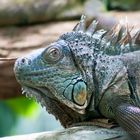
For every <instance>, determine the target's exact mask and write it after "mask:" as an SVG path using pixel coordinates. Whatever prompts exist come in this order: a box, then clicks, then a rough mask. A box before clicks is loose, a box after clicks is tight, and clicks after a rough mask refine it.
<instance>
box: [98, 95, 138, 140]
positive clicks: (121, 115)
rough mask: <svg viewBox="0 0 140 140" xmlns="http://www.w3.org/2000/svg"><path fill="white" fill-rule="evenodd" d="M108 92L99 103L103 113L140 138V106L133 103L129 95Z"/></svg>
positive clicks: (136, 137)
mask: <svg viewBox="0 0 140 140" xmlns="http://www.w3.org/2000/svg"><path fill="white" fill-rule="evenodd" d="M111 94H112V93H106V94H105V95H104V97H103V98H102V100H101V102H100V104H99V110H100V112H101V114H102V115H104V116H106V117H107V118H112V119H114V120H115V121H117V123H118V124H119V125H120V126H121V127H122V128H123V129H124V130H125V131H126V132H128V133H129V134H130V135H132V137H134V139H136V140H138V139H139V138H140V108H138V107H136V106H134V105H133V102H132V100H131V98H129V96H125V95H123V96H113V97H111V96H110V95H111Z"/></svg>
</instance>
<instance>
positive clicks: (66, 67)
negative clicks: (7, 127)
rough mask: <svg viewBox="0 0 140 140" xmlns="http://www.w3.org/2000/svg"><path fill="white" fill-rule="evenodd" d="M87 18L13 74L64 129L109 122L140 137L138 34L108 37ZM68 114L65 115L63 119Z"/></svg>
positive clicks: (115, 32)
mask: <svg viewBox="0 0 140 140" xmlns="http://www.w3.org/2000/svg"><path fill="white" fill-rule="evenodd" d="M84 24H85V17H84V16H82V17H81V20H80V22H79V23H78V24H77V25H76V27H75V28H74V29H73V31H72V32H69V33H66V34H63V35H62V36H60V37H59V39H58V40H56V41H55V42H54V43H52V44H50V45H49V46H44V48H43V49H39V50H36V51H34V52H33V53H31V54H29V55H27V56H25V57H22V58H18V59H17V61H16V63H15V67H14V71H15V75H16V78H17V81H18V82H19V83H20V84H21V86H22V88H23V93H26V95H27V96H29V97H35V98H36V100H37V102H39V103H41V105H42V106H45V107H46V108H47V110H48V112H50V113H52V114H53V115H54V116H55V117H56V118H57V119H59V120H60V122H61V123H62V125H63V126H64V127H69V126H70V125H73V124H75V123H80V122H81V123H82V122H86V121H90V120H91V119H93V118H100V117H105V118H109V119H112V120H115V121H117V122H118V123H119V124H120V126H121V127H122V128H124V129H125V130H126V131H127V132H129V134H131V135H132V136H134V137H135V139H138V137H139V136H140V132H139V130H140V108H139V107H140V51H139V43H138V38H139V37H138V36H139V32H138V33H137V34H136V35H135V36H134V37H130V34H129V31H128V29H127V28H126V29H125V30H122V28H121V26H119V27H120V28H118V27H117V30H116V28H114V29H113V30H111V31H110V32H108V33H106V31H104V30H97V31H95V29H96V24H97V22H96V21H93V22H92V23H91V25H90V26H89V28H88V29H87V30H86V31H85V29H84ZM62 114H63V115H62Z"/></svg>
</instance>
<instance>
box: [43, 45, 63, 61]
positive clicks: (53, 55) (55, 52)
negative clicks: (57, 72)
mask: <svg viewBox="0 0 140 140" xmlns="http://www.w3.org/2000/svg"><path fill="white" fill-rule="evenodd" d="M61 56H62V52H61V50H60V49H59V48H55V47H51V48H48V49H47V51H46V52H45V56H44V57H45V59H46V60H47V61H50V62H57V61H58V60H60V58H61Z"/></svg>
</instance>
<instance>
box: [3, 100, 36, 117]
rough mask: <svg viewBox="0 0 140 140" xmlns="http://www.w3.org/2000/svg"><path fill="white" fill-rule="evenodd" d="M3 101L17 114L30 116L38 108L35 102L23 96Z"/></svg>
mask: <svg viewBox="0 0 140 140" xmlns="http://www.w3.org/2000/svg"><path fill="white" fill-rule="evenodd" d="M5 103H6V104H7V105H8V106H9V108H10V109H11V110H12V111H13V112H15V113H16V114H17V115H23V116H28V117H29V116H32V115H33V114H35V112H36V109H37V108H38V105H37V103H35V102H34V101H33V100H29V99H27V98H25V97H20V98H15V99H9V100H6V101H5Z"/></svg>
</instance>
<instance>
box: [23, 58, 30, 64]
mask: <svg viewBox="0 0 140 140" xmlns="http://www.w3.org/2000/svg"><path fill="white" fill-rule="evenodd" d="M21 64H25V65H30V64H31V61H30V59H28V58H22V59H21Z"/></svg>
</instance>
